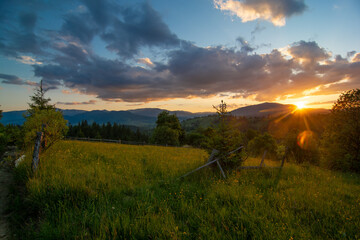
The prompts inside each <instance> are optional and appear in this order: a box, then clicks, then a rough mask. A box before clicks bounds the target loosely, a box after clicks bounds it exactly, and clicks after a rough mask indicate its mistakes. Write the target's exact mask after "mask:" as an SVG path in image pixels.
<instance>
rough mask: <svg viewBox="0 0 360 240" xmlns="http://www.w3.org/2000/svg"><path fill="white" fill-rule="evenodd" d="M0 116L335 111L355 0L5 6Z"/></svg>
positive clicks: (352, 76)
mask: <svg viewBox="0 0 360 240" xmlns="http://www.w3.org/2000/svg"><path fill="white" fill-rule="evenodd" d="M0 10H1V11H0V105H1V106H0V109H2V110H3V111H5V112H6V111H14V110H24V109H27V107H28V102H30V96H31V95H33V93H34V88H35V87H36V86H38V85H39V83H40V81H42V82H43V86H44V88H46V89H47V92H46V96H47V97H50V98H51V100H52V101H51V103H52V104H56V107H58V108H61V109H83V110H95V109H101V110H102V109H106V110H128V109H138V108H163V109H168V110H186V111H191V112H209V111H214V109H213V105H217V104H219V103H220V101H221V100H224V101H225V102H226V103H227V104H228V109H229V110H231V109H236V108H239V107H243V106H246V105H252V104H259V103H262V102H279V103H283V104H295V103H299V102H301V103H303V104H306V106H307V107H313V108H331V106H332V104H333V103H334V101H335V100H336V99H337V98H338V96H339V95H340V94H341V93H342V92H344V91H347V90H350V89H354V88H360V41H359V39H360V28H359V26H358V24H359V23H360V1H358V0H317V1H310V0H196V1H194V0H171V1H169V0H148V1H140V0H128V1H126V0H121V1H120V0H109V1H105V0H80V1H73V0H61V1H56V0H52V1H49V0H2V1H1V2H0Z"/></svg>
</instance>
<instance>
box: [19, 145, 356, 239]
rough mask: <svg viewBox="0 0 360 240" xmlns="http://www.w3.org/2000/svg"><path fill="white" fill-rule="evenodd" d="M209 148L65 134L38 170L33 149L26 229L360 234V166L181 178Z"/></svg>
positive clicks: (51, 232) (23, 176)
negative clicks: (352, 170)
mask: <svg viewBox="0 0 360 240" xmlns="http://www.w3.org/2000/svg"><path fill="white" fill-rule="evenodd" d="M28 155H29V154H28ZM207 157H208V154H207V153H206V152H204V151H203V150H199V149H193V148H171V147H153V146H130V145H119V144H108V143H107V144H104V143H86V142H73V141H63V142H59V143H57V144H56V145H54V146H53V147H52V148H50V149H49V150H48V151H47V152H46V153H45V154H44V155H42V157H41V168H40V169H39V171H38V172H37V173H36V174H35V175H32V174H31V173H30V171H29V169H30V164H31V159H30V157H27V159H26V161H25V162H24V163H23V164H22V165H20V167H19V168H17V170H16V180H17V181H18V182H19V181H23V182H25V183H26V188H27V190H26V195H25V200H23V199H22V198H21V199H20V197H17V198H15V200H14V202H13V208H14V209H16V208H17V209H21V211H23V214H22V218H18V219H16V218H15V219H14V221H15V226H19V225H20V224H23V225H22V228H20V229H17V231H16V232H17V237H18V238H20V239H118V238H120V239H123V238H125V239H360V230H359V229H360V176H359V175H354V174H353V175H351V174H344V173H336V172H331V171H328V170H323V169H320V168H317V167H314V166H310V165H293V164H290V163H286V164H285V166H284V168H283V169H282V170H281V171H280V170H278V169H263V170H243V171H241V172H237V173H234V174H232V175H230V177H229V178H228V179H226V180H223V179H221V177H220V173H219V172H218V171H217V170H212V169H210V168H208V169H203V170H201V171H199V172H197V173H195V174H193V175H190V176H188V177H186V178H185V179H180V180H178V179H177V178H178V177H179V176H181V175H182V174H185V173H186V172H188V171H190V170H192V169H194V168H196V167H198V166H200V165H201V164H203V163H204V162H205V161H206V159H207ZM259 161H260V160H259V159H250V160H248V161H247V162H246V163H245V164H246V165H254V164H259ZM266 164H268V165H271V164H272V165H278V164H279V162H269V161H268V160H267V161H266ZM24 201H25V202H24ZM18 211H19V210H18ZM16 221H18V222H17V223H16ZM22 221H26V222H25V223H24V222H22Z"/></svg>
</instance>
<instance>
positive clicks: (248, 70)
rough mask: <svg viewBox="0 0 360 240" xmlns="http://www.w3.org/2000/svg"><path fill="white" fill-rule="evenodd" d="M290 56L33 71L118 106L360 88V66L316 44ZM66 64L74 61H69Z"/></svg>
mask: <svg viewBox="0 0 360 240" xmlns="http://www.w3.org/2000/svg"><path fill="white" fill-rule="evenodd" d="M289 52H290V53H291V57H290V58H289V57H287V56H284V55H283V54H282V53H281V52H280V51H278V50H277V49H274V50H273V51H272V52H271V53H268V54H262V55H258V54H256V53H252V54H249V52H247V51H244V50H239V51H237V50H236V49H235V48H230V49H229V48H224V47H221V46H219V47H207V48H202V47H197V46H195V45H187V46H183V47H182V48H180V49H178V50H173V51H171V52H170V53H169V54H168V55H167V59H168V61H167V62H165V63H153V65H154V66H153V67H152V68H142V67H137V66H133V65H130V64H128V63H126V62H124V61H121V60H109V59H104V58H101V57H99V56H96V55H92V54H90V55H89V57H88V60H87V61H84V62H81V64H48V65H35V66H33V67H34V72H35V76H37V77H40V78H42V79H43V80H44V82H45V83H48V84H50V85H51V84H52V85H53V86H60V85H64V86H65V87H68V88H71V89H78V90H79V91H80V92H81V93H84V94H94V95H96V96H97V97H98V98H100V99H103V100H106V101H117V102H118V101H119V102H121V101H125V102H149V101H157V100H166V99H173V98H192V97H202V98H207V97H212V96H215V95H218V94H223V93H232V94H234V95H235V96H236V97H238V98H239V97H243V98H249V97H250V98H252V99H255V100H259V101H273V100H276V99H283V98H284V97H289V96H292V97H300V96H304V95H307V94H309V91H310V90H311V89H315V88H316V91H317V92H318V93H329V92H331V91H332V93H334V91H335V92H336V91H341V90H346V89H349V88H353V87H356V86H358V85H359V83H360V62H349V61H348V60H347V59H346V58H341V57H340V56H337V57H335V58H334V59H331V58H330V54H329V53H327V52H326V51H325V50H324V49H323V48H321V47H319V46H318V44H317V43H316V42H305V41H300V42H296V43H294V44H292V45H291V47H290V48H289ZM355 56H356V54H355ZM64 58H65V59H69V62H72V61H73V60H70V59H72V57H71V56H64ZM300 59H303V60H302V62H301V61H300ZM142 61H144V62H146V60H145V59H143V60H142ZM323 61H326V64H325V65H324V64H320V62H323ZM62 62H66V61H64V60H62ZM304 62H306V64H304ZM343 79H346V81H342V80H343ZM319 86H320V87H319ZM312 91H314V90H312Z"/></svg>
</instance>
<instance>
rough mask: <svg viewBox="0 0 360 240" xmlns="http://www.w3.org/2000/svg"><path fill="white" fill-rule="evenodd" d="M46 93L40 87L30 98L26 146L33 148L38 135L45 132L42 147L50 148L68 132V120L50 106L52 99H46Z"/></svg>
mask: <svg viewBox="0 0 360 240" xmlns="http://www.w3.org/2000/svg"><path fill="white" fill-rule="evenodd" d="M45 93H46V91H45V90H44V89H43V87H42V82H41V83H40V86H39V87H37V88H36V89H35V93H34V95H33V96H31V97H30V99H31V103H29V107H30V108H29V109H28V111H27V116H26V121H25V123H24V132H25V134H24V135H25V136H24V142H25V146H26V147H29V146H32V144H33V143H34V139H35V138H36V133H37V132H39V131H43V138H42V146H43V148H44V149H46V148H48V147H49V146H50V145H52V144H53V143H54V142H56V141H57V140H59V139H61V138H62V137H63V136H64V135H65V134H66V132H67V129H68V127H67V126H66V122H67V121H66V120H64V117H63V115H62V113H61V112H60V111H57V110H56V108H55V106H54V105H51V104H49V102H50V101H51V99H50V98H45Z"/></svg>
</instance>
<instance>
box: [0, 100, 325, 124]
mask: <svg viewBox="0 0 360 240" xmlns="http://www.w3.org/2000/svg"><path fill="white" fill-rule="evenodd" d="M295 108H296V107H295V106H294V105H289V104H287V105H284V104H279V103H262V104H257V105H251V106H246V107H242V108H238V109H235V110H233V111H231V112H230V114H232V115H235V116H244V117H262V116H268V115H277V114H283V113H284V112H289V111H292V110H293V109H295ZM61 111H62V113H63V115H64V118H65V119H66V120H68V121H69V123H71V124H73V125H74V124H77V123H79V122H81V121H83V120H87V121H88V123H90V124H91V123H92V122H96V123H99V124H102V123H107V122H111V123H115V122H116V123H118V124H123V125H130V126H137V127H154V126H155V123H156V119H157V116H158V114H159V113H160V112H162V111H165V109H160V108H142V109H135V110H126V111H107V110H93V111H84V110H66V109H65V110H61ZM307 111H311V112H314V113H327V112H329V110H326V109H307ZM169 112H170V114H176V116H177V117H178V118H179V120H180V121H183V120H186V119H190V118H195V117H203V116H208V115H213V114H215V113H212V112H202V113H191V112H187V111H169ZM25 113H26V111H25V110H24V111H10V112H3V117H2V119H1V120H0V122H1V123H2V124H4V125H7V124H16V125H22V124H23V123H24V121H25V118H24V114H25Z"/></svg>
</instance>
